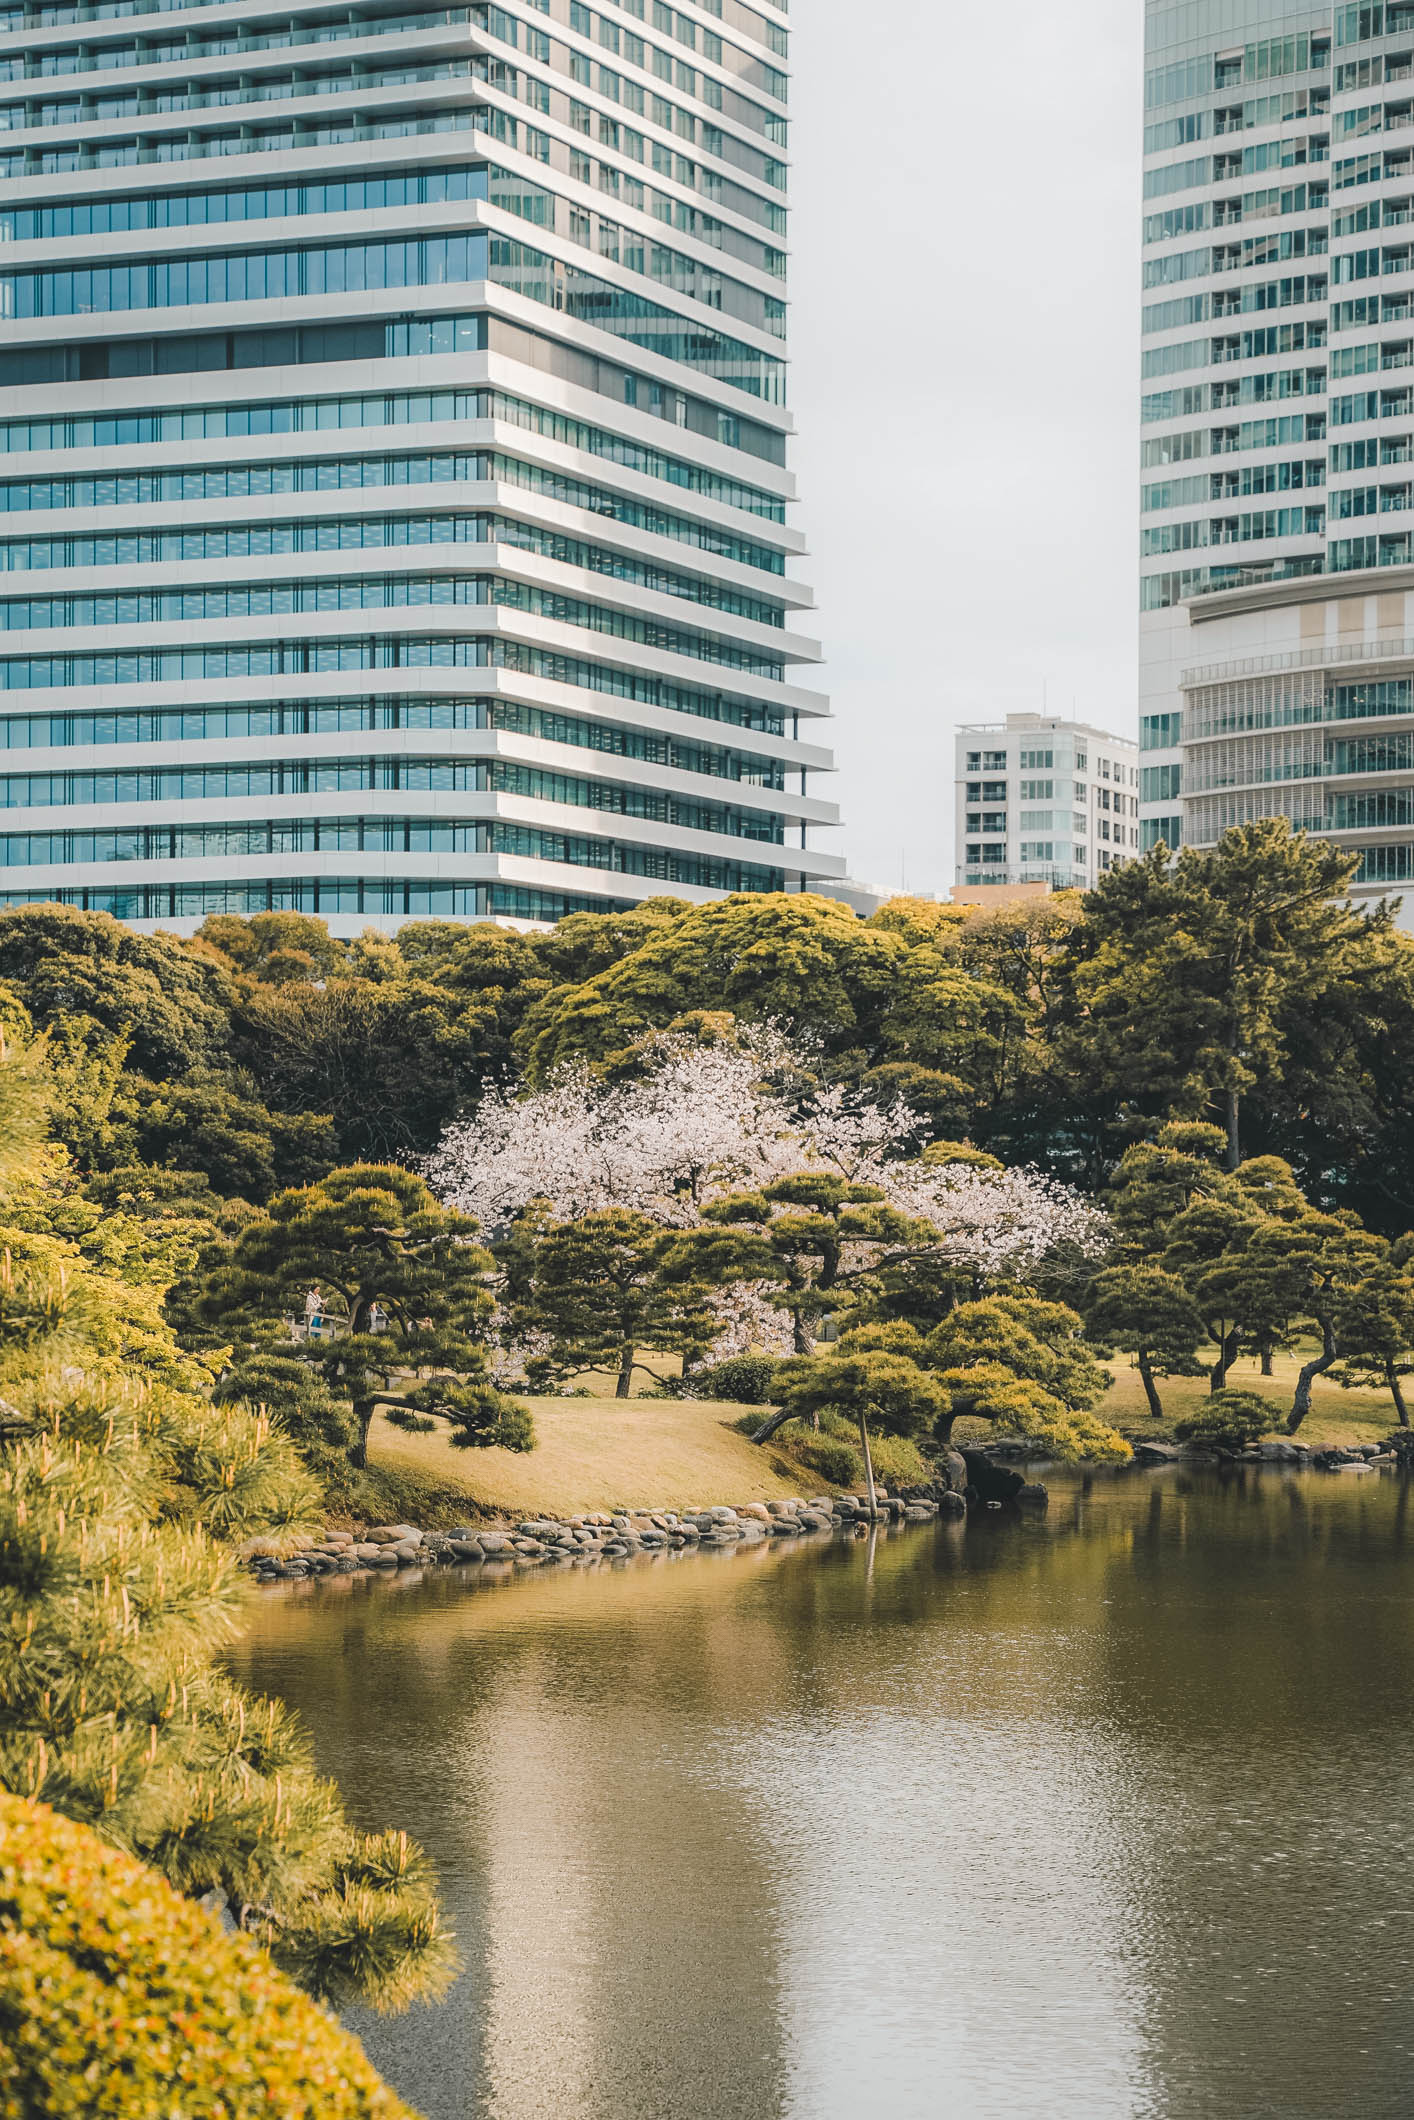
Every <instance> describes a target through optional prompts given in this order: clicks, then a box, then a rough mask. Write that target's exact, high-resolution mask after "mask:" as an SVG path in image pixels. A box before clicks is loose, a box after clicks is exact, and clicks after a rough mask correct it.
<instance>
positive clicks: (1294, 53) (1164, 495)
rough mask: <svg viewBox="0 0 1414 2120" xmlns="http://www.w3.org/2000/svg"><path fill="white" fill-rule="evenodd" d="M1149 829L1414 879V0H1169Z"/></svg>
mask: <svg viewBox="0 0 1414 2120" xmlns="http://www.w3.org/2000/svg"><path fill="white" fill-rule="evenodd" d="M1145 24H1146V43H1147V50H1146V61H1145V66H1146V71H1145V113H1144V118H1145V136H1144V150H1145V154H1144V169H1145V174H1144V250H1143V259H1144V263H1143V282H1144V286H1143V304H1144V314H1143V326H1144V340H1143V348H1144V350H1143V385H1142V388H1143V406H1142V411H1143V440H1142V492H1141V526H1142V527H1141V532H1140V545H1141V598H1140V600H1141V620H1140V635H1141V674H1140V713H1141V722H1140V748H1141V752H1142V754H1143V756H1142V762H1141V788H1140V793H1141V799H1142V815H1143V824H1142V833H1143V838H1144V842H1145V843H1146V844H1149V845H1152V844H1153V843H1154V842H1155V841H1156V840H1158V839H1159V838H1163V839H1164V840H1166V841H1167V842H1168V843H1169V844H1170V845H1172V844H1173V843H1174V842H1175V839H1176V838H1180V837H1181V839H1182V840H1183V841H1184V842H1185V843H1188V844H1196V845H1209V844H1212V843H1213V842H1214V841H1215V840H1216V839H1217V838H1218V837H1219V836H1220V834H1221V833H1222V831H1223V830H1225V829H1226V828H1227V827H1228V826H1229V825H1232V824H1236V823H1240V822H1243V821H1246V820H1248V819H1252V818H1256V817H1261V816H1266V815H1272V814H1276V815H1284V816H1287V817H1289V818H1291V820H1292V822H1293V823H1294V824H1296V825H1300V826H1306V827H1308V828H1310V829H1311V830H1313V831H1317V832H1320V833H1323V834H1327V835H1330V836H1331V837H1333V838H1335V839H1336V840H1338V841H1339V842H1340V843H1341V844H1342V845H1346V846H1349V847H1351V848H1352V849H1358V851H1359V854H1360V868H1359V871H1358V873H1357V879H1356V887H1357V889H1358V890H1359V891H1361V892H1362V893H1377V892H1379V891H1380V890H1382V889H1385V888H1388V887H1390V886H1398V885H1400V884H1403V883H1405V882H1407V881H1410V880H1414V609H1412V608H1411V605H1410V597H1411V593H1414V547H1412V546H1411V524H1414V487H1411V467H1414V389H1411V381H1410V377H1411V374H1414V246H1411V242H1410V229H1411V225H1412V224H1414V5H1411V4H1408V0H1383V4H1382V0H1373V4H1364V5H1354V6H1348V5H1337V6H1335V7H1334V8H1332V7H1331V6H1329V5H1327V6H1324V7H1319V8H1313V7H1301V6H1287V5H1283V4H1281V0H1181V4H1173V0H1147V4H1146V11H1145Z"/></svg>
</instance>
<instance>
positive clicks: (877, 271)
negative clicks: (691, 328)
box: [791, 0, 1143, 894]
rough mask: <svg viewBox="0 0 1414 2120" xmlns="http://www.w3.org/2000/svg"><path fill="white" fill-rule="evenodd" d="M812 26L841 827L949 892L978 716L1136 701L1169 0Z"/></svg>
mask: <svg viewBox="0 0 1414 2120" xmlns="http://www.w3.org/2000/svg"><path fill="white" fill-rule="evenodd" d="M792 30H793V35H792V45H793V52H792V64H793V68H794V81H793V85H792V99H793V117H794V125H793V128H792V132H793V140H792V155H793V160H794V165H795V167H794V177H793V184H794V193H793V206H794V212H793V216H792V219H793V227H792V242H791V247H792V253H793V256H792V274H793V281H792V288H791V293H792V298H793V303H794V307H793V310H792V316H791V353H792V356H793V360H794V374H793V378H792V393H793V410H794V413H795V417H796V421H797V424H798V427H799V430H800V432H799V439H798V441H797V443H796V445H795V457H794V464H795V469H796V471H797V474H798V478H799V482H800V496H801V505H800V507H799V508H798V509H797V511H796V515H795V520H796V521H797V522H798V523H799V524H800V526H801V527H802V528H803V529H804V531H805V532H806V535H807V537H808V538H809V541H810V556H809V559H808V561H807V562H806V563H805V566H804V569H803V571H804V572H805V574H806V578H807V579H808V580H809V581H810V582H811V584H812V585H813V586H814V588H815V591H816V596H817V599H818V603H819V610H818V612H816V613H814V614H813V615H812V616H813V622H814V630H815V633H816V636H817V637H818V638H819V639H820V640H821V642H822V644H823V646H824V649H825V655H826V662H825V665H824V669H823V672H822V673H821V674H820V675H819V677H818V678H816V677H814V676H811V675H805V676H804V681H805V682H807V683H811V684H814V683H818V684H819V686H820V688H821V689H822V690H826V691H828V692H829V693H830V695H831V697H832V699H833V702H834V708H835V714H836V717H837V718H836V720H835V721H834V722H833V723H832V724H829V725H827V726H829V728H830V730H831V740H832V741H833V743H834V747H835V751H836V754H837V758H838V761H839V767H840V770H839V772H838V774H837V775H835V776H834V788H833V790H832V792H833V794H834V796H835V798H836V799H837V800H838V801H839V803H840V805H841V808H842V811H843V818H844V825H843V830H842V831H841V832H840V833H839V834H838V835H834V834H826V833H819V834H817V835H816V836H817V840H818V843H819V844H820V845H821V846H822V847H823V846H837V847H838V849H839V851H841V852H843V853H844V854H845V855H846V856H847V857H848V860H849V864H850V871H851V873H852V874H853V875H854V876H856V877H859V878H862V879H864V880H866V881H870V882H875V883H880V884H884V885H887V886H889V887H890V888H892V889H895V890H897V889H898V888H899V885H900V882H901V881H902V880H903V878H904V876H905V874H906V878H907V882H908V885H909V888H910V889H913V890H929V891H938V892H941V893H943V894H946V892H947V890H948V888H949V886H950V885H951V884H952V882H953V880H954V876H953V860H954V855H953V845H952V839H953V832H952V742H951V736H952V731H953V728H954V727H955V725H956V724H957V723H958V722H960V721H992V720H999V719H1000V718H1001V717H1002V716H1003V715H1004V714H1006V713H1007V712H1009V711H1011V710H1014V709H1018V708H1022V709H1025V708H1037V709H1039V708H1040V707H1041V706H1042V704H1043V696H1044V702H1045V704H1046V705H1047V706H1048V707H1049V710H1050V711H1051V712H1053V713H1057V712H1058V713H1062V714H1071V713H1074V714H1076V715H1077V716H1078V717H1079V718H1080V719H1082V720H1089V721H1095V722H1098V723H1099V724H1100V725H1101V726H1103V727H1108V728H1113V729H1115V730H1118V731H1120V732H1122V733H1125V734H1130V735H1132V734H1133V733H1134V729H1135V720H1136V707H1135V684H1136V665H1135V638H1136V625H1137V588H1136V578H1137V553H1138V523H1137V480H1136V466H1137V460H1138V373H1139V303H1138V299H1137V296H1138V257H1139V210H1140V208H1139V163H1140V148H1141V139H1142V113H1141V110H1140V82H1141V70H1142V57H1141V53H1142V34H1143V6H1142V0H1080V4H1074V0H1062V4H1059V5H1058V4H1057V0H1013V4H1012V5H1011V6H1010V7H1009V8H1006V9H1001V8H998V7H996V6H995V5H986V4H984V5H978V4H976V0H971V4H966V5H964V4H960V0H932V4H931V5H927V4H925V5H921V6H905V5H900V0H885V4H884V5H882V6H880V7H879V8H878V9H877V12H876V11H875V9H874V8H870V7H860V6H859V5H858V4H857V0H799V4H798V7H797V9H796V11H795V12H794V13H793V15H792ZM819 792H820V793H822V794H824V793H825V792H826V786H825V784H824V783H821V784H820V788H819Z"/></svg>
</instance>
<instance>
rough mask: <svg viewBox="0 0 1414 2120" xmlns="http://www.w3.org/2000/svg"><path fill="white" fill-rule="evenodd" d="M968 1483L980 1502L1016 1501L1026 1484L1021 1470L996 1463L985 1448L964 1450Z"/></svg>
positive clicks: (963, 1459) (963, 1458) (963, 1455)
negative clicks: (1013, 1470)
mask: <svg viewBox="0 0 1414 2120" xmlns="http://www.w3.org/2000/svg"><path fill="white" fill-rule="evenodd" d="M962 1461H963V1463H964V1464H965V1465H966V1467H967V1484H968V1487H969V1488H970V1489H971V1490H972V1492H973V1493H974V1494H975V1495H976V1497H977V1499H978V1501H979V1502H1014V1501H1015V1500H1016V1497H1017V1496H1018V1494H1020V1492H1021V1490H1022V1488H1023V1487H1024V1486H1025V1485H1026V1482H1025V1480H1024V1479H1023V1478H1022V1477H1021V1474H1020V1473H1019V1472H1012V1471H1009V1470H1008V1468H1007V1467H1006V1466H1005V1465H994V1464H993V1463H992V1460H991V1458H990V1457H989V1456H988V1455H987V1453H986V1451H984V1450H964V1451H963V1453H962Z"/></svg>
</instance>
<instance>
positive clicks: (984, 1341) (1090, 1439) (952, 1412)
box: [924, 1296, 1131, 1463]
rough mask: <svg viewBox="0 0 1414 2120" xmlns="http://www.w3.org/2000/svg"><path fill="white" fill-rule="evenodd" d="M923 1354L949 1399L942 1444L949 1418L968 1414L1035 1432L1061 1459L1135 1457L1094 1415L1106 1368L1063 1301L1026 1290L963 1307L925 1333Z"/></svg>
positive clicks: (1021, 1432) (1015, 1429) (1105, 1382)
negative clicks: (1045, 1298) (1041, 1297)
mask: <svg viewBox="0 0 1414 2120" xmlns="http://www.w3.org/2000/svg"><path fill="white" fill-rule="evenodd" d="M924 1360H925V1362H926V1363H927V1365H928V1367H929V1368H930V1369H931V1370H932V1371H934V1372H935V1373H936V1375H937V1379H938V1382H939V1384H940V1386H941V1387H942V1388H943V1389H944V1390H945V1391H946V1393H947V1395H948V1412H947V1414H946V1416H945V1417H944V1419H943V1420H942V1422H941V1423H940V1424H939V1429H938V1434H939V1438H940V1440H942V1441H947V1440H948V1439H949V1438H950V1437H951V1433H952V1426H953V1423H954V1422H955V1421H958V1420H962V1419H970V1420H982V1421H988V1422H990V1423H992V1424H993V1426H995V1427H997V1428H999V1429H1004V1430H1006V1431H1008V1432H1009V1433H1011V1434H1015V1435H1025V1436H1031V1437H1034V1438H1035V1439H1036V1440H1038V1441H1039V1442H1041V1443H1043V1444H1044V1446H1045V1448H1046V1449H1047V1450H1048V1451H1049V1453H1050V1454H1051V1455H1052V1456H1054V1457H1058V1458H1066V1459H1073V1458H1078V1457H1087V1458H1099V1459H1104V1460H1109V1461H1111V1462H1115V1463H1122V1462H1123V1461H1124V1460H1125V1459H1126V1458H1128V1457H1129V1456H1130V1454H1131V1453H1130V1448H1129V1445H1128V1443H1126V1442H1125V1440H1124V1438H1123V1436H1121V1435H1119V1434H1117V1433H1116V1431H1115V1430H1114V1429H1112V1428H1111V1427H1109V1426H1108V1424H1107V1423H1106V1422H1104V1421H1102V1420H1100V1419H1099V1417H1098V1415H1097V1414H1096V1412H1095V1408H1096V1407H1097V1406H1098V1405H1099V1403H1100V1401H1101V1399H1102V1398H1103V1397H1104V1394H1105V1392H1106V1391H1107V1390H1108V1388H1109V1384H1110V1374H1109V1371H1108V1370H1107V1369H1105V1368H1104V1367H1103V1366H1102V1365H1101V1363H1100V1362H1099V1361H1098V1360H1097V1359H1096V1356H1095V1353H1094V1350H1093V1348H1091V1347H1090V1346H1089V1345H1088V1344H1087V1342H1086V1339H1085V1328H1084V1324H1083V1322H1082V1320H1081V1319H1080V1318H1079V1317H1078V1316H1077V1315H1076V1313H1075V1312H1074V1311H1073V1310H1071V1309H1069V1308H1068V1307H1067V1306H1066V1305H1065V1304H1064V1303H1048V1302H1041V1301H1039V1300H1038V1299H1036V1298H1035V1297H1023V1296H989V1297H986V1298H984V1299H982V1300H980V1301H977V1302H972V1303H960V1304H959V1305H958V1306H957V1308H956V1309H955V1310H953V1311H951V1312H950V1313H949V1315H948V1316H947V1317H946V1318H945V1319H944V1320H943V1322H942V1323H941V1324H940V1325H937V1326H935V1327H934V1329H933V1331H932V1332H931V1333H929V1335H928V1338H927V1340H926V1342H925V1346H924Z"/></svg>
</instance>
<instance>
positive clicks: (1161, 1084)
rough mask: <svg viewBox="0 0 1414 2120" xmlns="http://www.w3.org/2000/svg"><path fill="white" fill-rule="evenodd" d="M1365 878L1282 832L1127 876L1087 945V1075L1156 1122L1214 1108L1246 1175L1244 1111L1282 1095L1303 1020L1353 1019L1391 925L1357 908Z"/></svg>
mask: <svg viewBox="0 0 1414 2120" xmlns="http://www.w3.org/2000/svg"><path fill="white" fill-rule="evenodd" d="M1355 865H1356V857H1355V855H1353V854H1349V853H1346V852H1345V851H1344V850H1343V849H1341V848H1338V847H1336V846H1333V845H1332V844H1331V842H1330V841H1328V840H1323V839H1310V838H1308V837H1307V836H1306V835H1305V834H1304V833H1294V832H1293V831H1292V829H1291V826H1290V824H1289V823H1288V822H1287V821H1286V819H1284V818H1277V817H1270V818H1264V819H1262V820H1260V821H1259V822H1257V823H1255V824H1246V825H1239V826H1235V827H1234V828H1233V829H1232V830H1230V831H1227V832H1225V833H1224V834H1223V836H1222V838H1221V840H1220V841H1219V843H1218V845H1217V846H1216V847H1215V848H1213V849H1211V850H1204V849H1199V848H1184V849H1183V850H1182V851H1181V852H1180V853H1179V854H1178V855H1177V857H1170V855H1169V853H1168V850H1167V849H1166V848H1163V847H1156V848H1154V849H1153V851H1152V852H1151V853H1149V854H1147V855H1145V856H1143V857H1142V858H1141V859H1140V860H1138V861H1134V862H1130V863H1128V864H1127V865H1126V866H1125V867H1123V868H1121V869H1116V870H1113V871H1112V872H1111V873H1110V874H1109V875H1108V876H1106V877H1104V878H1103V879H1102V880H1101V883H1100V885H1099V887H1098V888H1097V889H1096V890H1094V891H1092V892H1090V893H1089V895H1088V896H1087V897H1086V899H1085V919H1084V921H1083V923H1082V924H1081V925H1080V926H1079V927H1078V928H1077V929H1076V930H1075V933H1074V936H1073V938H1072V947H1071V951H1070V955H1069V960H1068V964H1067V971H1066V976H1067V981H1068V985H1069V989H1070V993H1071V995H1072V997H1073V1014H1072V1016H1071V1019H1070V1020H1071V1033H1070V1034H1071V1037H1072V1039H1073V1040H1074V1043H1075V1052H1074V1063H1073V1064H1074V1065H1075V1066H1076V1067H1085V1068H1086V1069H1088V1071H1089V1073H1090V1075H1091V1077H1092V1079H1094V1080H1096V1081H1098V1082H1100V1083H1102V1084H1103V1085H1104V1086H1105V1087H1106V1088H1107V1089H1108V1090H1109V1092H1110V1094H1111V1096H1112V1097H1113V1098H1114V1100H1115V1102H1116V1104H1119V1103H1120V1102H1122V1101H1123V1100H1126V1099H1131V1098H1132V1099H1133V1100H1134V1102H1135V1103H1136V1104H1137V1106H1138V1108H1139V1109H1140V1111H1142V1112H1145V1113H1148V1114H1150V1115H1159V1116H1168V1115H1172V1116H1189V1117H1194V1116H1198V1115H1199V1114H1200V1113H1201V1111H1202V1110H1203V1109H1204V1108H1205V1107H1206V1106H1212V1107H1214V1108H1215V1109H1216V1110H1217V1112H1218V1113H1219V1114H1220V1116H1221V1121H1222V1125H1223V1129H1224V1132H1225V1134H1226V1137H1227V1164H1228V1168H1229V1169H1230V1170H1235V1169H1236V1168H1237V1165H1238V1162H1239V1161H1240V1158H1241V1131H1242V1112H1243V1106H1244V1101H1245V1100H1246V1099H1248V1098H1249V1097H1251V1096H1252V1095H1253V1094H1254V1093H1260V1092H1262V1091H1263V1090H1266V1089H1270V1087H1271V1086H1272V1085H1273V1084H1274V1083H1275V1082H1276V1081H1278V1080H1279V1078H1280V1077H1281V1075H1282V1073H1283V1070H1284V1069H1285V1068H1286V1066H1287V1065H1288V1063H1289V1060H1290V1056H1291V1051H1292V1045H1293V1039H1294V1038H1295V1037H1297V1036H1299V1029H1300V1025H1301V1023H1302V1020H1303V1019H1305V1018H1309V1017H1310V1016H1311V1015H1313V1014H1314V1015H1318V1016H1319V1015H1320V1014H1321V1013H1322V1012H1323V1011H1324V1010H1325V1009H1327V1007H1328V1006H1331V1005H1332V1004H1338V1002H1339V996H1340V992H1341V989H1342V988H1343V987H1344V986H1345V985H1348V983H1349V981H1350V980H1351V978H1352V977H1353V976H1354V975H1355V973H1356V970H1357V967H1358V965H1359V963H1360V961H1361V956H1362V952H1363V951H1364V949H1365V947H1366V945H1367V944H1368V942H1369V941H1370V939H1371V937H1372V936H1373V935H1375V934H1376V933H1377V932H1378V931H1379V930H1380V929H1382V928H1383V927H1387V926H1388V916H1387V915H1385V914H1382V913H1376V914H1362V913H1357V912H1355V911H1354V910H1353V909H1352V908H1351V907H1350V906H1349V904H1348V903H1347V902H1346V901H1345V897H1344V892H1345V887H1346V885H1347V884H1348V882H1349V880H1350V877H1351V875H1352V874H1353V873H1354V869H1355ZM1332 1088H1333V1085H1332V1084H1330V1083H1329V1082H1328V1083H1326V1084H1325V1085H1324V1086H1322V1085H1321V1084H1319V1083H1316V1084H1313V1089H1314V1090H1315V1092H1316V1093H1317V1094H1318V1095H1320V1094H1323V1095H1324V1096H1325V1097H1326V1098H1327V1099H1329V1097H1330V1095H1331V1092H1332Z"/></svg>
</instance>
